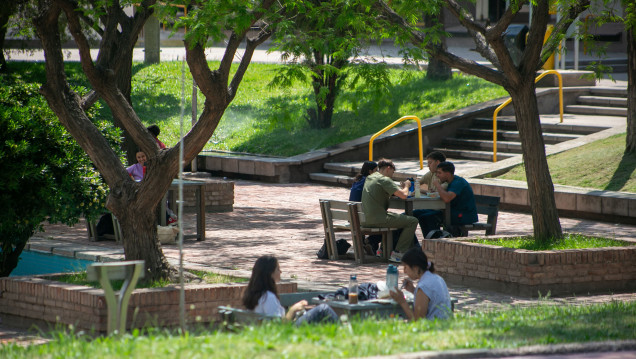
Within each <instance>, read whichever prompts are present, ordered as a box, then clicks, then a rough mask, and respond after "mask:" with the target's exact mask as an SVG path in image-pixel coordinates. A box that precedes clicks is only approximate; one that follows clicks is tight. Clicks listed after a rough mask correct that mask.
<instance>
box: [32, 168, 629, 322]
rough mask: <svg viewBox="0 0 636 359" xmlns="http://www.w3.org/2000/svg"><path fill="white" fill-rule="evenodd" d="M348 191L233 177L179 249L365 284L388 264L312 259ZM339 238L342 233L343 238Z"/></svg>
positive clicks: (520, 218)
mask: <svg viewBox="0 0 636 359" xmlns="http://www.w3.org/2000/svg"><path fill="white" fill-rule="evenodd" d="M348 193H349V191H348V189H346V188H338V187H328V186H323V185H317V184H306V183H303V184H300V183H294V184H264V183H259V182H253V181H244V180H237V181H235V204H234V211H233V212H229V213H208V214H207V215H206V226H207V228H206V238H208V239H207V240H206V241H203V242H197V241H194V240H187V241H186V242H185V244H184V260H185V261H186V262H187V263H188V265H190V266H202V267H209V268H213V269H215V270H222V271H229V272H232V273H235V274H237V275H244V276H249V271H250V269H251V267H252V265H253V263H254V261H255V260H256V258H258V257H259V256H261V255H264V254H272V255H275V256H277V257H278V258H279V260H280V262H281V269H282V271H283V279H286V280H294V281H297V282H299V285H300V286H301V287H304V288H305V289H309V288H333V287H335V286H341V285H344V284H346V282H347V280H348V278H349V274H354V273H355V274H357V275H358V280H360V281H362V282H371V281H377V280H382V278H383V277H384V273H385V269H386V264H383V263H371V264H364V265H355V264H354V262H353V261H346V260H345V261H329V260H320V259H318V258H317V257H316V255H315V252H316V251H317V250H318V249H319V248H320V246H321V245H322V240H323V236H324V234H323V229H322V219H321V216H320V210H319V206H318V200H319V199H320V198H347V196H348ZM184 220H185V225H184V230H185V231H186V233H194V231H195V221H194V216H193V215H186V216H184ZM561 224H562V226H563V229H564V231H567V232H580V233H586V234H597V235H604V236H608V235H609V236H612V237H614V236H615V237H616V238H625V239H628V240H634V239H636V226H628V225H614V224H611V223H601V222H595V221H590V220H581V219H571V218H562V219H561ZM497 232H498V234H499V235H525V234H532V219H531V217H530V215H529V214H524V213H513V212H500V214H499V221H498V225H497ZM475 234H478V232H476V233H475ZM417 235H418V237H419V238H420V239H421V237H422V234H421V233H419V232H418V233H417ZM37 237H41V238H46V239H45V240H37V239H34V240H32V241H31V242H30V243H31V245H34V244H38V245H45V244H46V243H56V242H66V243H67V242H71V243H74V244H77V245H81V246H92V247H94V249H99V250H104V251H107V252H110V253H114V255H115V257H117V256H119V257H121V256H123V255H122V253H123V251H122V249H121V245H120V244H117V243H115V242H88V241H87V239H86V229H85V228H84V225H83V224H82V223H80V224H79V225H77V226H75V227H72V228H71V227H67V226H64V225H45V232H44V233H40V234H38V235H37ZM343 238H346V236H345V235H343ZM51 240H54V241H51ZM67 244H68V243H67ZM163 250H164V253H165V255H166V256H167V257H168V258H169V259H171V260H174V261H176V260H177V259H178V249H177V247H176V246H174V245H168V246H164V247H163ZM117 253H119V254H117ZM451 291H452V293H453V295H455V296H457V297H458V298H460V303H459V305H458V308H459V309H466V310H480V309H484V308H488V307H495V306H500V305H505V304H522V303H534V302H536V301H535V300H532V299H524V298H517V297H514V296H508V295H502V294H498V293H493V292H485V291H480V290H476V289H469V288H464V287H457V286H452V285H451ZM611 298H617V299H621V300H636V293H631V294H620V295H601V296H586V297H578V298H558V299H553V301H555V302H564V301H568V302H571V301H573V302H591V301H606V300H610V299H611Z"/></svg>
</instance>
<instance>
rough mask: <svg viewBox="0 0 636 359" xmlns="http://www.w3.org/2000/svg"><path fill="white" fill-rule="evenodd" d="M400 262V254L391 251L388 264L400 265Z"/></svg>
mask: <svg viewBox="0 0 636 359" xmlns="http://www.w3.org/2000/svg"><path fill="white" fill-rule="evenodd" d="M401 261H402V253H400V252H398V251H392V252H391V256H390V257H389V262H394V263H400V262H401Z"/></svg>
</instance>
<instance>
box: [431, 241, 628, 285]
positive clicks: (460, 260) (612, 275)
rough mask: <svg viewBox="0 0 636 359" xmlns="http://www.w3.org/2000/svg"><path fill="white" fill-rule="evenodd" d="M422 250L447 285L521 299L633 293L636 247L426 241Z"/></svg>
mask: <svg viewBox="0 0 636 359" xmlns="http://www.w3.org/2000/svg"><path fill="white" fill-rule="evenodd" d="M424 251H425V252H426V254H427V256H428V257H429V260H430V261H433V262H434V263H435V269H436V272H437V273H438V274H440V275H441V276H443V277H444V278H445V279H446V280H447V281H449V282H451V283H458V284H463V285H467V286H470V287H481V288H484V289H491V290H496V291H501V292H507V293H511V294H517V295H522V296H538V294H539V292H541V294H542V295H546V294H547V293H548V292H550V293H551V294H552V295H571V294H585V293H589V292H607V291H609V292H620V291H629V290H634V289H636V246H631V247H608V248H589V249H576V250H559V251H528V250H523V249H511V248H503V247H499V246H491V245H483V244H477V243H471V242H469V241H456V240H437V239H430V240H429V239H427V240H425V245H424Z"/></svg>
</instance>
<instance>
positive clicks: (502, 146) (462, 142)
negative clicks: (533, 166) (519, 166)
mask: <svg viewBox="0 0 636 359" xmlns="http://www.w3.org/2000/svg"><path fill="white" fill-rule="evenodd" d="M442 146H444V147H446V148H456V149H461V150H478V151H492V149H493V143H492V141H483V140H473V139H464V138H453V137H448V138H445V139H444V142H443V143H442ZM497 152H506V153H508V152H510V153H521V142H512V141H497ZM447 156H448V155H447Z"/></svg>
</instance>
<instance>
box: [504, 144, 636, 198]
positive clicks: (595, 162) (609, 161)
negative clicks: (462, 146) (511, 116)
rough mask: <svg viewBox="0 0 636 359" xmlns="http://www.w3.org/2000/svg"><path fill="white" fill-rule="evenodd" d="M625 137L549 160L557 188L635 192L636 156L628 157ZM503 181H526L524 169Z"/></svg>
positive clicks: (511, 173) (507, 176)
mask: <svg viewBox="0 0 636 359" xmlns="http://www.w3.org/2000/svg"><path fill="white" fill-rule="evenodd" d="M625 137H626V135H625V134H621V135H615V136H612V137H609V138H607V139H604V140H600V141H595V142H592V143H589V144H587V145H584V146H581V147H578V148H575V149H572V150H569V151H566V152H562V153H559V154H556V155H552V156H549V157H548V166H549V167H550V174H551V175H552V181H553V182H554V183H555V184H560V185H567V186H577V187H586V188H595V189H602V190H606V191H622V192H632V193H635V192H636V154H629V155H626V154H625V153H624V152H623V151H624V150H625ZM497 178H500V179H511V180H518V181H525V180H526V173H525V170H524V168H523V165H519V166H516V167H514V168H513V169H512V170H510V171H509V172H508V173H506V174H504V175H502V176H499V177H497Z"/></svg>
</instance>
